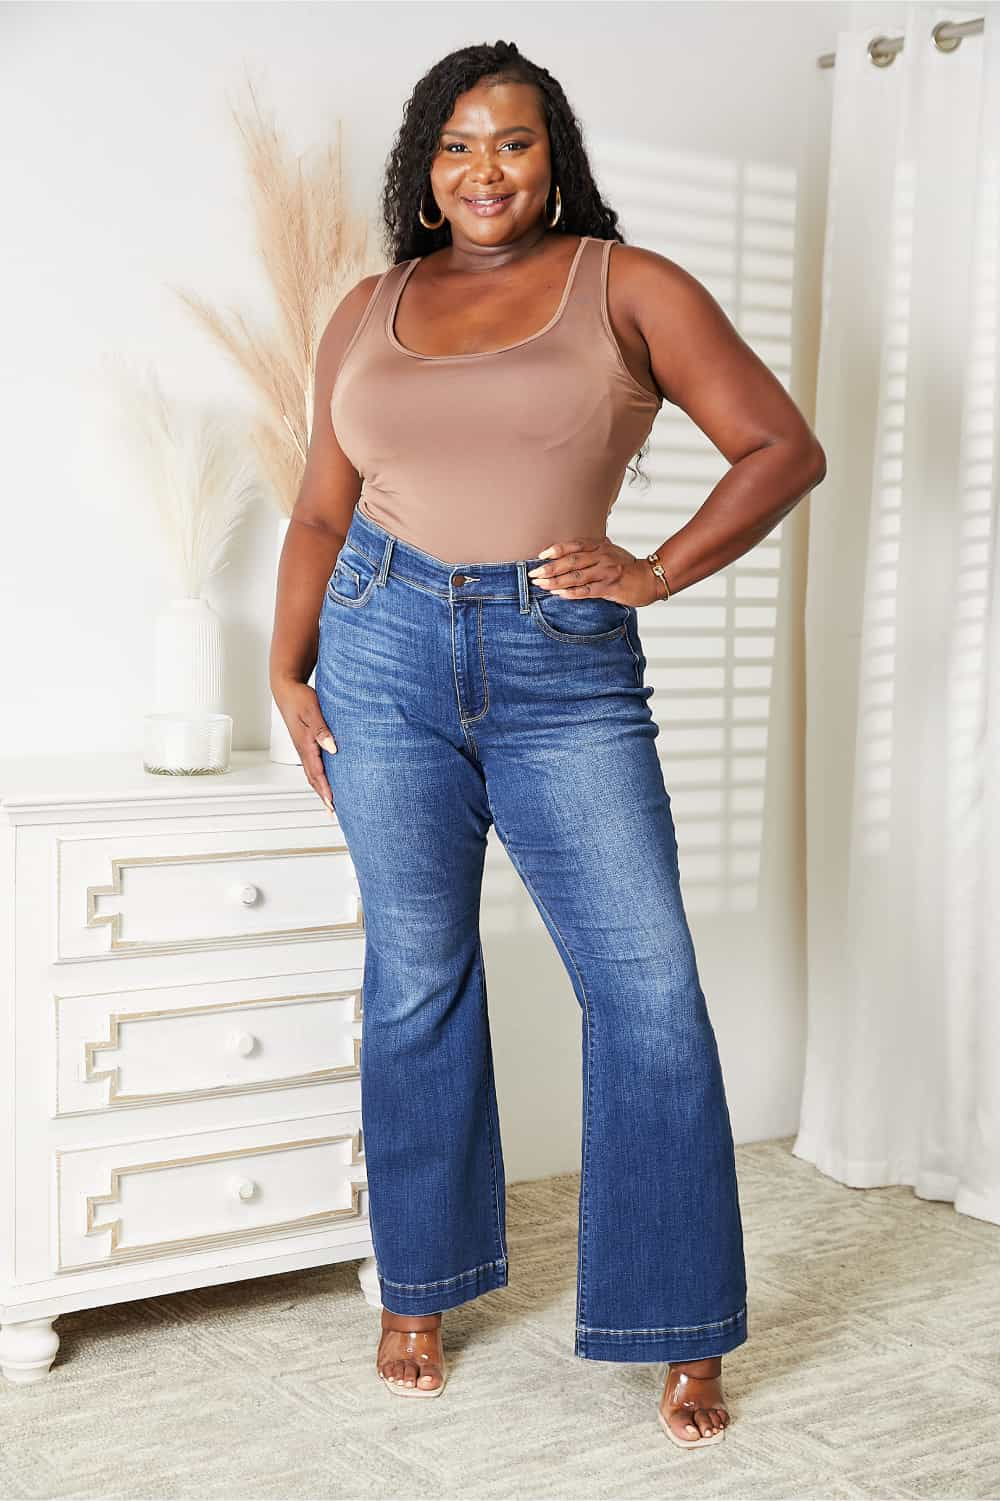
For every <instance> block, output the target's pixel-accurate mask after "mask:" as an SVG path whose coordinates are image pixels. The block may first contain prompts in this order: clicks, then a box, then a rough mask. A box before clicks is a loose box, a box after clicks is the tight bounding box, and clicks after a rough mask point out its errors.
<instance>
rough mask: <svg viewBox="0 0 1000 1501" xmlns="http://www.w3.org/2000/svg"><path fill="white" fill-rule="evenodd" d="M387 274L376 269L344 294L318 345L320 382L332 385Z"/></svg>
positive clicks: (324, 384) (317, 367)
mask: <svg viewBox="0 0 1000 1501" xmlns="http://www.w3.org/2000/svg"><path fill="white" fill-rule="evenodd" d="M384 274H385V273H384V272H382V271H375V272H373V273H372V274H371V275H370V276H362V277H361V279H360V280H359V281H356V282H355V283H354V285H353V287H351V288H350V290H349V291H347V292H345V293H344V295H343V297H342V298H341V299H340V301H339V302H338V303H337V306H336V307H335V308H334V310H333V313H332V315H331V317H330V320H329V322H328V323H327V325H326V328H325V329H324V330H323V333H322V336H321V338H320V341H319V344H318V345H317V346H316V381H317V384H318V385H320V386H326V387H328V388H329V387H332V384H333V380H334V377H335V375H336V372H337V370H338V369H339V368H340V362H341V359H342V358H343V355H344V351H345V350H346V348H347V346H348V344H349V343H350V342H351V339H352V338H353V337H354V334H355V332H356V331H357V327H358V324H359V323H360V322H361V319H362V318H363V317H364V314H365V308H366V307H367V306H368V304H369V302H370V301H371V298H372V294H373V293H374V291H375V288H376V287H377V286H378V284H379V280H380V278H381V277H382V276H383V275H384Z"/></svg>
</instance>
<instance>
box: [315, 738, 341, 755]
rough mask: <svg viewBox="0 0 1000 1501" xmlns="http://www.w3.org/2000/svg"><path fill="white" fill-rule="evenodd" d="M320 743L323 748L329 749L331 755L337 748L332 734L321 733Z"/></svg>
mask: <svg viewBox="0 0 1000 1501" xmlns="http://www.w3.org/2000/svg"><path fill="white" fill-rule="evenodd" d="M319 743H320V745H321V746H322V747H323V749H324V750H328V751H329V752H330V754H331V755H332V754H333V753H334V752H335V751H336V749H337V747H336V744H335V742H334V739H333V736H332V735H320V737H319Z"/></svg>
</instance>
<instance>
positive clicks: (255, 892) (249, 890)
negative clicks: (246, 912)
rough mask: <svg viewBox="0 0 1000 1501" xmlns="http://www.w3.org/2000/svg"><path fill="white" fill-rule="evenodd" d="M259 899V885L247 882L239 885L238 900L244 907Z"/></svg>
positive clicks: (253, 903) (252, 904) (250, 905)
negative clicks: (244, 884)
mask: <svg viewBox="0 0 1000 1501" xmlns="http://www.w3.org/2000/svg"><path fill="white" fill-rule="evenodd" d="M259 900H260V887H259V886H254V885H252V884H250V883H249V882H248V883H247V885H246V886H241V887H240V901H241V902H242V903H243V905H244V907H253V906H254V905H255V904H256V903H257V902H258V901H259Z"/></svg>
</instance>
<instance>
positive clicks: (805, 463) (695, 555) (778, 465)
mask: <svg viewBox="0 0 1000 1501" xmlns="http://www.w3.org/2000/svg"><path fill="white" fill-rule="evenodd" d="M611 266H612V268H614V274H612V273H611V272H609V277H608V311H609V314H610V315H611V317H612V321H613V324H614V326H615V328H616V330H618V331H620V333H621V339H622V344H623V353H625V354H626V356H627V358H628V361H629V364H630V367H633V368H638V367H639V366H640V365H644V366H646V367H647V368H648V371H649V373H650V374H651V376H652V379H653V381H655V383H656V385H657V386H658V388H659V390H660V391H661V392H662V394H663V396H664V397H665V398H666V399H667V400H668V401H670V402H673V403H674V404H675V405H676V406H679V407H680V408H681V409H682V410H683V411H685V412H687V414H688V416H689V417H690V418H691V419H692V421H693V422H695V423H696V424H697V426H698V427H700V428H701V430H702V432H703V433H705V434H706V436H707V437H709V438H710V439H711V441H712V442H713V443H714V444H715V446H716V448H718V449H719V451H720V453H722V454H723V455H724V457H725V458H726V459H728V460H729V463H730V465H731V467H730V468H729V469H728V470H727V472H726V473H725V474H724V475H723V477H722V479H721V480H720V481H719V483H718V484H717V485H716V486H715V488H714V489H713V490H712V492H711V493H710V494H709V496H708V498H707V499H706V500H705V501H704V502H703V504H702V505H701V506H700V508H699V509H698V510H697V511H696V512H695V514H694V515H693V516H692V517H691V519H690V520H689V521H688V522H687V523H686V524H685V525H684V526H682V527H681V528H680V530H679V531H676V532H674V533H673V535H672V536H670V537H669V538H667V540H666V541H665V542H664V543H663V545H662V546H661V547H660V548H659V549H658V551H659V555H660V562H661V564H662V566H663V571H664V573H665V574H666V578H667V583H668V585H669V587H670V590H671V593H674V592H676V591H677V590H679V589H684V588H686V587H687V586H688V585H689V584H694V583H697V582H698V580H699V579H703V578H706V577H707V576H708V575H709V574H712V573H715V572H717V571H718V570H719V569H720V568H724V567H725V566H726V564H727V563H730V562H732V561H733V559H734V558H738V557H741V556H742V555H743V553H745V552H748V551H749V550H750V548H751V547H753V546H755V545H756V543H758V542H759V541H760V540H761V539H762V538H763V537H765V536H766V535H767V534H768V532H770V531H771V530H772V529H773V528H774V527H775V526H776V525H777V524H778V522H779V521H780V520H781V519H782V517H783V516H785V515H786V514H787V512H788V511H790V510H791V509H792V507H793V506H795V505H797V504H798V502H799V501H800V500H801V499H802V498H803V496H805V495H806V494H808V492H809V491H810V490H811V489H812V488H813V487H814V486H815V485H818V484H819V483H820V481H821V480H822V479H823V477H824V475H825V474H826V456H825V454H824V453H823V449H822V447H821V446H820V443H819V440H818V439H817V438H816V436H815V434H814V433H813V432H812V430H811V429H810V427H809V425H808V423H807V422H806V420H805V418H804V417H803V415H802V413H801V412H800V411H799V409H798V407H797V406H796V405H795V403H794V401H792V399H791V397H790V396H789V395H788V392H787V391H786V390H785V388H784V386H783V385H782V384H781V382H780V381H779V380H778V378H777V377H776V376H775V375H774V374H773V373H772V372H771V371H770V370H769V369H768V367H767V366H766V365H765V364H764V362H763V361H762V360H761V359H759V358H758V356H757V355H756V354H755V353H754V352H753V350H752V349H751V348H750V346H749V345H748V344H747V343H746V342H745V341H744V339H743V338H742V337H741V336H740V334H739V333H738V332H737V331H736V329H735V328H734V326H733V324H732V323H731V322H730V321H729V319H728V318H727V317H726V315H725V313H724V312H723V310H722V308H721V307H720V306H719V304H718V303H717V302H716V301H715V299H714V298H713V297H712V295H711V293H710V292H708V290H707V289H706V288H705V287H703V286H702V284H701V283H700V282H699V281H698V280H697V279H696V278H695V277H694V276H692V275H691V274H690V273H689V272H687V271H685V270H684V269H683V267H681V266H679V265H677V264H676V262H674V261H671V260H668V259H667V258H666V257H665V256H662V255H659V254H657V253H656V252H655V251H652V250H644V249H642V248H640V247H638V246H629V245H619V246H617V247H616V248H615V250H614V252H613V254H612V257H611ZM574 554H575V557H574ZM552 556H553V559H556V560H558V561H556V562H554V563H549V564H548V565H547V572H548V573H549V575H550V577H554V578H555V580H556V582H557V586H558V587H559V589H560V590H561V591H562V592H564V593H565V594H567V595H569V596H571V597H572V596H574V595H579V596H583V595H585V594H587V593H590V594H603V595H606V596H607V597H609V598H618V599H621V600H622V601H623V602H624V603H627V604H636V605H643V604H650V603H652V601H653V600H654V599H656V598H662V597H663V591H662V586H661V584H660V582H659V580H658V579H657V578H656V576H655V575H654V574H653V572H652V570H651V569H650V567H649V565H648V563H646V562H645V560H644V559H635V558H633V556H632V554H630V553H628V552H627V551H626V549H624V548H621V547H617V546H615V544H613V543H611V542H607V541H605V542H603V544H602V543H601V542H600V541H598V540H596V539H585V540H583V541H581V540H580V539H576V540H574V541H570V542H561V543H557V544H556V545H555V547H554V549H553V553H552ZM574 568H578V569H579V577H580V580H581V582H580V584H579V585H577V583H576V580H575V578H574V577H573V570H574ZM560 573H563V574H565V575H566V576H567V577H568V579H569V582H568V583H562V582H559V574H560ZM538 581H539V582H543V583H544V579H541V580H538Z"/></svg>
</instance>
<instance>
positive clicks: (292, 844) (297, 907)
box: [54, 826, 363, 961]
mask: <svg viewBox="0 0 1000 1501" xmlns="http://www.w3.org/2000/svg"><path fill="white" fill-rule="evenodd" d="M290 836H291V837H290ZM55 881H56V913H57V923H56V953H55V956H54V957H55V959H56V960H57V961H60V960H73V959H94V958H102V957H114V956H116V955H143V954H164V953H178V952H183V951H196V950H204V949H210V948H218V947H224V946H227V945H233V944H239V945H246V944H248V943H250V944H256V943H261V944H263V943H278V942H287V941H288V940H297V939H310V938H330V937H337V936H344V937H357V936H359V935H360V934H361V933H362V932H363V915H362V911H361V896H360V892H359V890H358V883H357V878H356V877H355V874H354V867H353V865H352V863H351V858H350V855H349V853H348V850H347V845H346V843H345V842H344V839H343V836H342V834H341V833H340V832H339V829H338V828H337V827H336V826H331V828H330V829H329V830H328V829H326V828H319V829H317V828H314V827H311V826H310V827H303V828H297V829H293V830H289V829H286V828H277V829H261V828H254V829H252V830H250V831H243V832H240V831H232V830H229V831H224V832H221V833H220V832H218V831H215V832H204V833H202V832H198V833H192V832H183V833H168V832H163V833H157V832H153V831H149V832H146V833H142V832H138V833H136V832H135V831H134V830H129V831H127V832H122V834H121V835H116V836H113V837H105V838H67V837H62V836H58V835H57V836H56V840H55Z"/></svg>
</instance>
